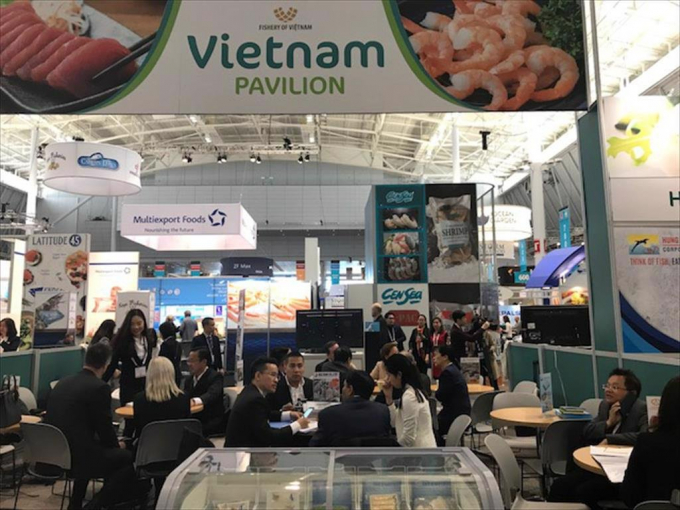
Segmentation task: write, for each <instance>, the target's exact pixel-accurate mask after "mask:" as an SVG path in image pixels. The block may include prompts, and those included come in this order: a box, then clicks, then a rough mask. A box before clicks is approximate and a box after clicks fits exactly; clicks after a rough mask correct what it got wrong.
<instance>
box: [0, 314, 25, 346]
mask: <svg viewBox="0 0 680 510" xmlns="http://www.w3.org/2000/svg"><path fill="white" fill-rule="evenodd" d="M20 345H21V338H19V334H18V332H17V326H16V324H14V320H13V319H10V318H9V317H7V318H5V319H2V320H1V321H0V352H13V351H16V350H18V349H19V346H20Z"/></svg>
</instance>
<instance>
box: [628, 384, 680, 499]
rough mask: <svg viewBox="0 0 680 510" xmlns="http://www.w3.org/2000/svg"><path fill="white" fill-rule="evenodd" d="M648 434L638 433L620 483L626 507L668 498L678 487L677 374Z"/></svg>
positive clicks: (679, 420)
mask: <svg viewBox="0 0 680 510" xmlns="http://www.w3.org/2000/svg"><path fill="white" fill-rule="evenodd" d="M652 428H653V432H651V433H642V434H640V435H639V436H638V438H637V442H636V443H635V448H633V452H632V453H631V455H630V460H629V461H628V468H627V469H626V475H625V478H624V479H623V485H622V486H621V495H622V496H623V501H624V503H626V505H628V507H629V508H633V507H634V506H635V505H637V504H639V503H641V502H643V501H650V500H657V501H669V500H670V499H671V493H672V492H673V490H674V489H680V476H679V475H678V461H679V460H680V376H678V377H674V378H673V379H671V380H670V381H668V383H667V384H666V387H665V388H664V390H663V393H662V394H661V403H660V404H659V416H658V417H656V418H652Z"/></svg>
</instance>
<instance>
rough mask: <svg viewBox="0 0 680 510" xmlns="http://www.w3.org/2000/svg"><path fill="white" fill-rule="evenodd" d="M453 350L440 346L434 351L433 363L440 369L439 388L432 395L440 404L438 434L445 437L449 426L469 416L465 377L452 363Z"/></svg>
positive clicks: (468, 398) (468, 397) (448, 346)
mask: <svg viewBox="0 0 680 510" xmlns="http://www.w3.org/2000/svg"><path fill="white" fill-rule="evenodd" d="M453 357H454V355H453V348H452V347H451V346H450V345H440V346H438V347H437V348H436V349H435V351H434V363H435V365H437V366H438V367H439V368H440V369H441V374H440V376H439V387H438V388H437V392H436V393H435V394H434V396H435V398H436V399H437V400H439V402H441V403H442V410H441V411H440V412H439V414H438V415H437V419H438V421H439V433H440V434H442V435H446V434H448V432H449V428H450V427H451V424H452V423H453V422H454V420H455V419H456V418H458V417H459V416H460V415H462V414H466V415H468V416H470V412H471V406H470V395H468V388H467V383H466V382H465V377H463V374H462V373H461V372H460V370H459V369H458V367H457V366H456V365H455V364H454V363H453Z"/></svg>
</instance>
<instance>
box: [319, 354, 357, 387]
mask: <svg viewBox="0 0 680 510" xmlns="http://www.w3.org/2000/svg"><path fill="white" fill-rule="evenodd" d="M321 371H322V372H337V373H338V374H340V387H341V388H342V387H343V385H344V383H345V379H346V378H347V375H348V374H349V373H350V372H351V371H352V350H351V349H350V348H349V347H347V346H346V345H343V346H341V347H338V348H337V349H336V350H335V353H334V354H333V361H327V362H326V363H324V364H323V366H322V367H321Z"/></svg>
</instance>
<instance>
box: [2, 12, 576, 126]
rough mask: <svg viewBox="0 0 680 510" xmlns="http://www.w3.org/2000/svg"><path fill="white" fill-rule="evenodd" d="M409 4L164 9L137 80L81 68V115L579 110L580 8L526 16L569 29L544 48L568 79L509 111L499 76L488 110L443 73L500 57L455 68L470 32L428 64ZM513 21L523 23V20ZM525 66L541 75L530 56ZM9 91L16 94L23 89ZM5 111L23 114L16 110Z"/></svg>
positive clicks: (114, 31)
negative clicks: (98, 76)
mask: <svg viewBox="0 0 680 510" xmlns="http://www.w3.org/2000/svg"><path fill="white" fill-rule="evenodd" d="M34 3H35V2H34ZM63 3H64V4H65V5H70V4H68V3H67V2H66V1H65V0H64V1H63ZM511 3H514V2H511ZM129 4H130V5H136V3H134V2H131V3H129ZM415 4H418V2H403V1H401V0H351V1H350V0H334V1H332V2H331V1H326V0H306V1H301V0H290V1H288V2H286V3H285V4H281V3H280V2H279V1H278V0H275V1H268V0H258V1H256V2H245V0H242V1H221V2H220V1H214V0H169V1H168V2H167V3H166V10H165V13H164V16H163V18H162V20H161V19H160V18H157V23H158V25H159V26H158V30H157V35H156V38H155V40H154V43H153V47H152V48H151V50H150V51H149V53H148V55H147V56H146V58H145V60H144V61H143V62H142V64H141V66H140V68H139V69H138V70H137V72H136V73H134V72H129V73H121V77H120V78H116V76H112V75H111V74H109V76H108V77H107V80H109V81H110V82H111V83H109V84H108V85H106V86H105V85H103V84H102V82H101V81H100V82H99V83H97V82H96V81H95V82H94V83H91V78H92V77H93V76H91V75H90V74H88V73H89V71H90V69H89V68H85V69H80V68H79V71H82V72H81V74H80V75H79V76H78V79H79V80H80V81H81V82H85V81H86V82H87V84H88V87H89V88H92V87H94V91H96V90H100V89H105V90H104V91H101V92H100V95H99V96H96V97H93V98H91V101H85V102H84V104H86V105H87V106H88V108H89V110H88V111H93V110H96V111H99V112H103V113H127V114H132V113H134V114H139V113H195V112H201V113H205V114H210V113H223V112H225V111H229V112H230V113H247V114H256V113H265V114H271V113H287V114H293V113H304V114H308V113H368V112H373V113H380V112H442V111H477V110H479V109H480V108H483V107H487V108H489V109H491V110H499V109H501V108H503V109H509V110H517V109H523V110H538V109H541V110H545V109H548V110H549V109H561V110H577V109H585V106H586V94H585V80H583V79H578V78H579V77H581V78H582V77H583V76H585V66H584V63H583V53H584V51H583V37H582V31H583V30H582V26H581V19H582V15H581V14H582V13H581V2H576V1H575V2H567V3H566V4H565V7H564V9H563V14H561V16H560V15H555V14H554V10H553V13H552V16H544V17H541V16H540V13H539V12H538V11H540V10H541V9H542V8H543V7H541V6H539V5H538V4H532V6H531V7H530V8H529V10H530V11H531V14H532V15H537V18H538V19H539V21H540V24H536V23H535V22H534V23H532V25H536V30H537V31H538V32H541V31H545V32H546V34H548V33H550V32H554V31H559V30H560V29H562V31H564V29H563V25H564V24H565V20H568V21H569V28H570V31H569V37H563V38H561V40H555V39H554V38H553V41H552V42H550V43H549V44H551V45H552V46H553V47H554V48H555V51H559V53H558V55H559V57H560V59H561V60H560V61H561V62H562V63H563V66H564V67H565V68H568V69H569V73H570V77H571V78H576V79H570V80H562V81H561V82H560V83H561V84H562V85H561V87H560V89H561V90H548V91H542V92H543V94H539V93H537V94H536V95H535V96H534V97H532V98H531V99H532V100H531V101H528V99H529V98H528V97H527V101H528V102H527V101H520V100H519V99H518V98H515V99H514V100H512V102H509V101H508V100H509V99H510V98H509V97H508V94H507V92H506V89H505V87H504V85H503V84H502V83H500V81H499V80H498V79H497V78H495V80H496V82H494V80H493V79H492V80H491V81H492V82H493V83H492V84H491V85H489V86H490V87H494V99H493V102H490V101H489V100H488V99H487V100H484V99H481V100H479V99H478V98H475V99H473V98H472V97H469V96H470V95H471V93H470V92H469V91H465V87H464V86H462V85H463V84H464V83H465V80H466V79H467V76H465V75H463V76H460V78H459V79H458V80H459V81H456V79H455V78H454V79H451V78H449V76H450V75H456V74H460V73H462V72H464V71H466V70H467V68H470V67H473V68H474V67H479V68H478V69H471V70H472V71H473V72H478V71H480V70H488V68H489V67H490V65H495V64H498V63H500V61H501V60H502V59H503V58H504V57H505V53H504V52H498V51H494V52H491V53H489V54H488V55H487V54H485V59H484V61H483V62H481V61H480V62H479V65H477V64H476V63H474V62H473V63H470V62H467V63H466V64H461V63H460V62H456V61H454V60H453V58H454V46H458V47H460V49H464V48H465V47H467V46H468V45H469V44H472V43H473V42H474V41H472V36H475V35H476V34H474V33H467V34H465V33H463V34H461V37H460V40H459V41H454V40H452V39H450V38H449V37H448V36H447V35H446V33H445V32H442V33H438V35H441V37H439V38H438V40H437V41H436V42H435V49H436V51H437V54H436V57H434V58H433V57H432V55H431V52H429V51H428V48H429V47H430V46H431V45H430V43H428V45H427V46H423V44H422V43H423V41H422V39H421V38H420V36H417V37H415V38H414V37H412V34H413V33H414V32H419V31H421V30H422V29H423V27H422V26H419V25H418V23H420V22H422V21H423V19H422V18H423V16H422V14H424V11H423V12H422V13H421V9H419V8H414V5H415ZM427 6H428V8H427V10H428V11H432V12H433V13H435V14H437V15H440V16H446V17H447V18H451V17H452V16H453V14H454V4H453V3H452V2H451V0H434V1H430V2H427ZM506 11H507V12H505V13H503V14H501V15H500V16H507V17H508V18H510V17H511V16H513V15H514V14H515V13H513V12H511V11H512V9H506ZM520 14H523V15H526V16H528V14H529V12H526V13H525V12H521V13H520ZM548 14H550V13H548ZM149 18H150V19H151V20H153V17H152V16H149ZM443 19H446V18H443ZM10 21H11V20H10ZM504 21H505V20H500V23H503V22H504ZM527 21H528V20H527ZM109 25H110V26H109ZM12 28H14V27H13V26H12ZM17 28H20V27H17ZM26 28H28V26H27V27H26ZM96 28H97V33H98V34H99V35H100V36H102V37H106V38H118V39H119V41H118V42H120V43H121V45H122V46H129V44H128V41H122V40H120V39H121V35H120V32H121V31H123V30H121V29H119V27H117V26H116V24H115V23H113V22H112V23H110V24H104V25H101V24H100V25H98V26H97V27H96ZM121 28H122V27H121ZM154 28H156V27H154ZM22 33H23V32H22V30H21V29H20V30H19V32H18V33H17V36H18V35H20V34H22ZM531 33H532V34H533V30H532V31H531ZM536 35H537V36H538V37H544V36H543V35H542V34H541V33H537V34H536ZM516 39H518V40H521V41H522V43H521V44H520V45H519V46H520V47H518V48H517V49H521V46H523V45H524V42H525V39H526V34H525V30H524V29H523V28H521V27H520V29H519V33H518V34H516ZM471 41H472V42H471ZM114 42H115V41H114ZM494 45H496V46H497V45H501V38H500V36H499V37H497V38H495V40H491V41H490V42H489V46H490V47H491V46H494ZM113 46H115V44H113ZM494 47H495V46H494ZM439 52H441V54H440V53H439ZM487 53H488V52H487ZM552 54H553V53H552V50H551V55H552ZM29 56H30V52H29ZM98 57H99V58H100V61H101V62H100V63H101V66H100V67H107V66H109V65H110V64H112V63H113V62H115V59H116V58H118V56H117V54H115V55H114V56H113V57H109V56H108V55H98ZM527 64H528V65H531V66H534V69H535V70H536V72H540V70H539V69H538V68H537V66H536V64H538V65H540V64H541V61H539V60H538V59H537V61H536V62H535V63H533V62H528V63H527ZM81 67H82V66H81ZM98 69H99V67H97V70H98ZM95 72H97V71H92V74H94V73H95ZM57 74H59V73H57ZM492 78H493V77H492ZM64 79H65V80H66V79H67V78H64ZM438 79H439V80H442V83H440V81H438ZM460 80H462V81H460ZM49 81H50V83H53V82H54V80H49ZM121 81H123V83H120V82H121ZM17 82H18V83H19V86H21V85H22V84H23V83H24V82H22V81H21V80H19V79H17ZM25 83H26V84H27V85H30V83H29V82H25ZM98 87H99V88H98ZM107 87H108V88H107ZM62 88H63V87H62ZM71 88H72V87H71ZM82 88H83V87H78V89H79V90H80V89H82ZM89 88H87V89H85V90H89ZM497 90H500V91H501V92H497ZM510 96H512V94H510ZM539 96H544V97H543V98H541V97H539ZM555 96H557V97H555ZM99 98H101V99H99ZM82 99H85V98H82ZM88 99H89V98H88ZM98 99H99V102H97V100H98ZM554 99H557V100H556V101H555V100H554ZM93 105H94V106H93ZM50 106H52V107H53V108H55V107H57V106H60V107H61V110H60V111H64V112H69V113H70V112H74V111H76V110H78V109H81V108H83V102H82V101H81V102H73V100H72V99H71V98H70V97H68V99H67V100H65V101H64V104H57V105H54V104H50ZM13 107H14V108H16V109H17V110H18V111H21V107H20V106H13Z"/></svg>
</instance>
